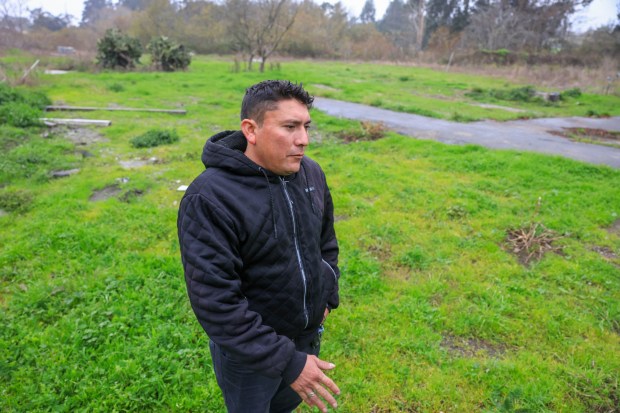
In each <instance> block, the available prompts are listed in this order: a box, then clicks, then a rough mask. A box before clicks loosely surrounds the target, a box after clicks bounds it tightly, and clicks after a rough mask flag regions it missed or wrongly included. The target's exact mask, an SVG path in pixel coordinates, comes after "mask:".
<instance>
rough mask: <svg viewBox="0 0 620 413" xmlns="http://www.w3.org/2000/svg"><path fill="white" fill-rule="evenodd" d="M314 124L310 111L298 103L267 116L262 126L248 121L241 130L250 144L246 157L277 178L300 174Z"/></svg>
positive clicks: (283, 104) (282, 103)
mask: <svg viewBox="0 0 620 413" xmlns="http://www.w3.org/2000/svg"><path fill="white" fill-rule="evenodd" d="M310 122H311V119H310V113H309V112H308V108H307V107H306V105H304V104H303V103H301V102H299V101H298V100H295V99H288V100H282V101H280V102H278V105H277V108H276V109H275V110H270V111H267V112H265V116H264V119H263V124H262V125H258V124H257V123H256V122H255V121H254V120H252V119H244V120H243V121H242V122H241V128H242V130H243V132H244V134H245V136H246V139H247V140H248V146H247V149H246V151H245V154H246V156H247V157H248V158H250V159H251V160H253V161H254V162H255V163H256V164H258V165H260V166H262V167H263V168H265V169H268V170H269V171H271V172H273V173H275V174H277V175H290V174H292V173H295V172H297V171H299V167H300V164H301V158H303V156H304V150H305V149H306V147H307V146H308V143H309V142H308V128H309V126H310Z"/></svg>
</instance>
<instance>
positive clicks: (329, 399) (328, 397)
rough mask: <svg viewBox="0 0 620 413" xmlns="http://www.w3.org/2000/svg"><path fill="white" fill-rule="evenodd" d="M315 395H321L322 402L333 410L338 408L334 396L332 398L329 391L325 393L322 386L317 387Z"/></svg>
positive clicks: (325, 390)
mask: <svg viewBox="0 0 620 413" xmlns="http://www.w3.org/2000/svg"><path fill="white" fill-rule="evenodd" d="M316 393H317V394H319V395H321V397H322V398H323V400H325V401H326V402H327V403H329V405H330V406H332V407H333V408H334V409H335V408H336V407H338V402H336V399H334V396H332V394H331V393H330V392H329V391H327V389H326V388H324V387H323V386H318V387H317V389H316Z"/></svg>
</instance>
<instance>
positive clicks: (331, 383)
mask: <svg viewBox="0 0 620 413" xmlns="http://www.w3.org/2000/svg"><path fill="white" fill-rule="evenodd" d="M321 384H323V385H324V386H325V387H327V388H328V389H329V390H331V392H332V393H334V394H340V389H339V388H338V386H337V385H336V383H334V381H333V380H332V379H330V378H329V377H327V376H326V375H323V378H322V379H321Z"/></svg>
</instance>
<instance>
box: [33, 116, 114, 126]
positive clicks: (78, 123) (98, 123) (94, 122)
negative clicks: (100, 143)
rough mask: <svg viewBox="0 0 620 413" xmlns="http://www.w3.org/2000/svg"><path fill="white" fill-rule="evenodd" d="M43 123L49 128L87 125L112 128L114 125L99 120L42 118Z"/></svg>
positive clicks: (110, 122) (109, 121) (108, 121)
mask: <svg viewBox="0 0 620 413" xmlns="http://www.w3.org/2000/svg"><path fill="white" fill-rule="evenodd" d="M40 121H41V122H43V123H45V125H47V126H50V127H51V126H56V125H70V126H86V125H94V126H110V125H111V124H112V121H111V120H97V119H59V118H41V119H40Z"/></svg>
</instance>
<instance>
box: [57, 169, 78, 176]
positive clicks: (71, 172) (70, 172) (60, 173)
mask: <svg viewBox="0 0 620 413" xmlns="http://www.w3.org/2000/svg"><path fill="white" fill-rule="evenodd" d="M78 172H80V169H79V168H75V169H67V170H66V171H52V172H51V176H52V178H66V177H68V176H71V175H75V174H76V173H78Z"/></svg>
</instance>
